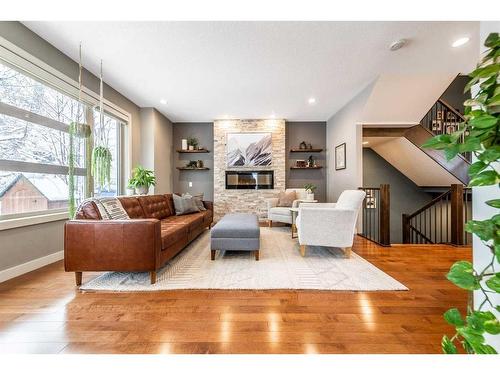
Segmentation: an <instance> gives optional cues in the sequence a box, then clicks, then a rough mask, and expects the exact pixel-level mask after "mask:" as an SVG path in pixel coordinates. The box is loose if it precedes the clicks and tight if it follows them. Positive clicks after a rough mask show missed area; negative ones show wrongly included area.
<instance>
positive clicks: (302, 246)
mask: <svg viewBox="0 0 500 375" xmlns="http://www.w3.org/2000/svg"><path fill="white" fill-rule="evenodd" d="M300 255H302V256H303V257H305V256H306V245H300Z"/></svg>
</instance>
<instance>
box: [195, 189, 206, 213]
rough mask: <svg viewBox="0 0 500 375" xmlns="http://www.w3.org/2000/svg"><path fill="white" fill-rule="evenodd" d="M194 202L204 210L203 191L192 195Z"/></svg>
mask: <svg viewBox="0 0 500 375" xmlns="http://www.w3.org/2000/svg"><path fill="white" fill-rule="evenodd" d="M193 199H194V203H195V204H196V207H198V209H199V210H200V211H206V210H207V209H206V208H205V205H204V204H203V193H200V194H196V195H193Z"/></svg>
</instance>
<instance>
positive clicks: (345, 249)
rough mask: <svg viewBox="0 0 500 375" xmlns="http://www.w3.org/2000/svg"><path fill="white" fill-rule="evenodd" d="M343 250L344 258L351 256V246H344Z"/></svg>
mask: <svg viewBox="0 0 500 375" xmlns="http://www.w3.org/2000/svg"><path fill="white" fill-rule="evenodd" d="M343 250H344V255H345V257H346V258H350V257H351V248H350V247H344V248H343Z"/></svg>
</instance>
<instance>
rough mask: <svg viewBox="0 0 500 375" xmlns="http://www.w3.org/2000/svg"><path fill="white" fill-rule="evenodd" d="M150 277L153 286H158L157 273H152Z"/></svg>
mask: <svg viewBox="0 0 500 375" xmlns="http://www.w3.org/2000/svg"><path fill="white" fill-rule="evenodd" d="M149 275H150V276H151V285H153V284H156V271H151V272H150V273H149Z"/></svg>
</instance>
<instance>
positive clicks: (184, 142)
mask: <svg viewBox="0 0 500 375" xmlns="http://www.w3.org/2000/svg"><path fill="white" fill-rule="evenodd" d="M181 143H182V147H181V149H183V150H187V149H188V141H187V139H183V140H182V141H181Z"/></svg>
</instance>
